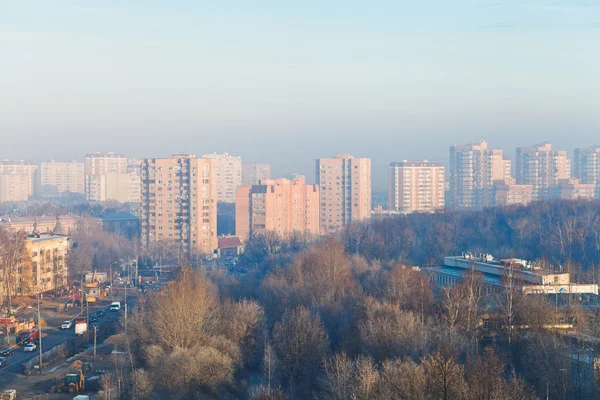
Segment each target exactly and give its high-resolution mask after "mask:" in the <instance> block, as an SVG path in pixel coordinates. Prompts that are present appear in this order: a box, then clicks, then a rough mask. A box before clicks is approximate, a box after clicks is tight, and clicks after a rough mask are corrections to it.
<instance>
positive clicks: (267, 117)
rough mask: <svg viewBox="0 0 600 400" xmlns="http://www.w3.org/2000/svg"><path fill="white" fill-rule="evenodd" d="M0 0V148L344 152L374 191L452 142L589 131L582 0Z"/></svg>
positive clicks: (571, 139) (290, 166)
mask: <svg viewBox="0 0 600 400" xmlns="http://www.w3.org/2000/svg"><path fill="white" fill-rule="evenodd" d="M3 3H4V4H2V6H1V10H0V11H1V12H0V43H1V44H0V46H1V48H2V54H3V55H2V59H1V61H0V87H1V88H2V94H1V95H0V131H1V132H2V139H3V141H2V146H1V149H0V158H15V157H17V158H24V159H31V160H43V159H48V158H53V159H57V160H67V159H71V158H77V159H82V158H83V156H84V154H85V153H88V152H91V151H118V152H123V153H126V154H128V155H130V156H135V157H140V158H141V157H167V156H169V155H170V154H171V153H174V152H181V151H188V152H192V153H197V154H202V153H207V152H213V151H218V152H222V151H227V152H229V153H231V154H236V155H241V156H242V158H243V159H244V160H245V161H257V162H268V163H271V164H272V167H273V173H274V175H276V176H279V175H287V174H290V173H292V172H299V173H303V174H305V175H307V177H308V179H309V181H310V180H312V177H313V168H314V159H316V158H318V157H327V156H331V155H334V154H335V153H338V152H340V153H353V154H355V155H356V156H359V157H370V158H372V159H373V184H374V188H373V189H374V190H375V191H382V190H383V191H384V190H385V178H386V167H387V165H388V164H389V162H390V161H398V160H402V159H423V158H427V159H430V160H435V161H441V162H444V163H447V161H448V155H447V150H448V146H449V145H451V144H460V143H463V142H465V143H466V142H471V141H475V140H480V139H485V140H487V141H488V142H489V143H490V145H492V146H494V147H495V148H500V149H504V150H505V153H506V154H507V155H508V156H509V157H511V158H512V157H514V148H515V147H516V146H526V145H530V144H534V143H539V142H543V141H550V142H552V144H553V147H554V148H558V149H567V150H569V151H572V149H573V148H574V147H584V146H588V145H591V144H594V143H596V142H598V140H597V139H596V137H597V134H598V132H599V130H600V114H598V112H597V110H598V109H599V107H600V94H599V93H600V91H599V90H598V89H600V84H599V83H598V77H597V71H598V70H599V69H600V53H598V52H597V51H595V50H594V49H595V48H596V47H597V44H598V42H599V41H600V29H599V26H600V25H599V24H600V6H599V4H598V3H596V2H592V1H581V0H579V1H575V0H571V1H567V0H565V1H550V0H528V1H512V0H508V1H503V2H498V1H477V0H472V1H466V0H461V1H454V2H445V1H431V0H430V1H420V2H408V1H400V2H397V1H373V2H356V1H344V2H341V1H328V2H318V1H305V2H301V3H292V2H277V1H261V2H228V3H227V5H224V4H222V2H216V1H203V2H196V1H177V2H166V1H132V2H120V1H103V2H82V1H79V2H73V1H53V2H48V1H13V2H8V1H6V2H3ZM166 137H168V140H165V138H166Z"/></svg>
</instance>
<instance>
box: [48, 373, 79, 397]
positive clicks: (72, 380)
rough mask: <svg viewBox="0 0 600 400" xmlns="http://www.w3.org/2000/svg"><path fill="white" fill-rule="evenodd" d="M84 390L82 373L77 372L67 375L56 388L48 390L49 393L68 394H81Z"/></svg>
mask: <svg viewBox="0 0 600 400" xmlns="http://www.w3.org/2000/svg"><path fill="white" fill-rule="evenodd" d="M84 390H85V377H84V376H83V372H81V370H78V371H77V372H71V373H68V374H67V375H66V376H65V379H63V380H62V381H60V383H59V384H58V385H56V386H53V387H52V389H50V393H57V392H69V393H81V392H83V391H84Z"/></svg>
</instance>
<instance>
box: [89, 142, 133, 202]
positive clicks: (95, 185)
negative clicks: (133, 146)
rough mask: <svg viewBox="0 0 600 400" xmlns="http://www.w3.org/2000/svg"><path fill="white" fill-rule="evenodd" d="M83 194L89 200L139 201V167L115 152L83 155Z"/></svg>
mask: <svg viewBox="0 0 600 400" xmlns="http://www.w3.org/2000/svg"><path fill="white" fill-rule="evenodd" d="M84 171H85V196H86V199H87V200H89V201H108V200H116V201H119V202H122V203H138V202H139V201H140V193H141V186H140V185H141V183H140V175H139V168H135V165H132V164H131V162H130V160H128V159H127V157H125V156H124V155H122V154H117V153H112V152H111V153H91V154H88V155H86V156H85V166H84Z"/></svg>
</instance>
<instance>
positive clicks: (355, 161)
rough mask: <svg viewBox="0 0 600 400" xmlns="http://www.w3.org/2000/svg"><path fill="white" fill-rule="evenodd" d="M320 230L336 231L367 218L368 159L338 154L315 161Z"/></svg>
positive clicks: (368, 203)
mask: <svg viewBox="0 0 600 400" xmlns="http://www.w3.org/2000/svg"><path fill="white" fill-rule="evenodd" d="M315 173H316V176H315V178H316V182H317V185H318V186H319V191H320V201H319V203H320V206H321V210H320V217H321V223H320V225H321V233H323V234H331V233H335V232H338V231H339V230H340V229H341V228H342V227H344V226H346V225H348V224H350V223H351V222H355V221H364V220H366V219H369V218H370V217H371V159H370V158H354V157H353V156H352V155H350V154H338V155H336V156H335V157H332V158H320V159H318V160H317V161H316V171H315Z"/></svg>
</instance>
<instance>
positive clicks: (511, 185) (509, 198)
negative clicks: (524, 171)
mask: <svg viewBox="0 0 600 400" xmlns="http://www.w3.org/2000/svg"><path fill="white" fill-rule="evenodd" d="M532 200H533V188H532V186H531V185H517V184H516V182H515V180H514V179H513V178H510V179H506V180H503V181H495V182H494V184H493V186H492V187H491V188H490V189H489V191H488V196H487V198H486V201H485V207H495V206H499V207H506V206H512V205H527V204H529V203H531V202H532Z"/></svg>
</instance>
